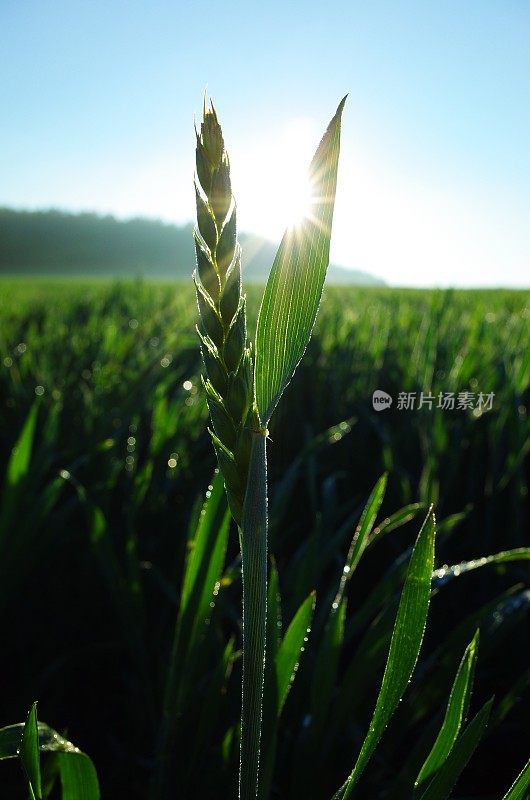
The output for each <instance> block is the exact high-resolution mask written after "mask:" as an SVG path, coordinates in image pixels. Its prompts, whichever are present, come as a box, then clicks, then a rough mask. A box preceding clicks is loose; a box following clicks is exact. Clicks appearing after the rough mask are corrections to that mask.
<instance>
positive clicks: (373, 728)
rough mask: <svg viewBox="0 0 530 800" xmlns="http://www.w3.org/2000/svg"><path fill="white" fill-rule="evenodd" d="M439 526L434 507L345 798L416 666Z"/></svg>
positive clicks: (409, 576) (414, 557)
mask: <svg viewBox="0 0 530 800" xmlns="http://www.w3.org/2000/svg"><path fill="white" fill-rule="evenodd" d="M435 530H436V523H435V518H434V513H433V511H432V509H431V510H430V511H429V513H428V514H427V518H426V520H425V522H424V523H423V526H422V528H421V530H420V533H419V535H418V538H417V540H416V544H415V545H414V549H413V551H412V555H411V558H410V562H409V567H408V570H407V577H406V579H405V586H404V588H403V592H402V594H401V600H400V603H399V608H398V612H397V617H396V622H395V625H394V630H393V633H392V640H391V642H390V650H389V653H388V660H387V663H386V667H385V672H384V675H383V681H382V684H381V689H380V692H379V697H378V698H377V703H376V706H375V711H374V714H373V717H372V721H371V723H370V727H369V730H368V733H367V735H366V738H365V740H364V743H363V745H362V747H361V752H360V753H359V756H358V758H357V762H356V764H355V766H354V768H353V771H352V773H351V775H350V777H349V779H348V782H347V784H346V788H345V790H344V793H343V795H342V798H341V800H347V798H349V797H351V796H352V793H353V789H354V787H355V785H356V783H357V781H358V780H359V778H360V776H361V774H362V772H363V771H364V769H365V767H366V765H367V764H368V762H369V760H370V758H371V757H372V755H373V753H374V750H375V748H376V747H377V744H378V742H379V740H380V738H381V736H382V735H383V731H384V730H385V728H386V726H387V725H388V723H389V721H390V718H391V717H392V715H393V713H394V711H395V710H396V708H397V706H398V704H399V701H400V700H401V698H402V697H403V694H404V693H405V689H406V688H407V685H408V683H409V681H410V678H411V675H412V673H413V671H414V667H415V666H416V661H417V660H418V655H419V652H420V647H421V643H422V640H423V634H424V631H425V624H426V621H427V611H428V609H429V600H430V594H431V575H432V568H433V562H434V538H435Z"/></svg>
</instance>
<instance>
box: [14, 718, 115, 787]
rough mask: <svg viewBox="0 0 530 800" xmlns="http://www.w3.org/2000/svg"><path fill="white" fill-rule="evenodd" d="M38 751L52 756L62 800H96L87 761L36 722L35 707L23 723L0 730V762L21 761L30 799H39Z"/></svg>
mask: <svg viewBox="0 0 530 800" xmlns="http://www.w3.org/2000/svg"><path fill="white" fill-rule="evenodd" d="M39 751H40V752H41V753H53V754H54V755H55V757H56V759H57V762H56V763H57V768H58V770H59V775H60V778H61V784H62V800H99V799H100V791H99V784H98V778H97V773H96V770H95V767H94V765H93V763H92V761H91V760H90V758H89V757H88V756H87V755H86V754H85V753H82V752H81V750H79V749H78V748H77V747H76V746H75V745H73V744H72V742H69V741H68V740H67V739H65V738H64V737H63V736H61V735H60V734H59V733H57V731H54V730H53V728H50V727H49V726H48V725H45V724H44V723H43V722H37V712H36V703H34V704H33V706H32V707H31V710H30V712H29V714H28V719H27V721H26V723H25V724H24V723H17V724H16V725H8V726H7V727H5V728H1V729H0V760H4V759H7V758H16V757H17V756H18V757H19V758H20V760H21V761H22V766H23V768H24V773H25V775H26V777H27V779H28V782H29V784H30V791H31V793H32V798H40V797H42V779H41V774H40V761H39Z"/></svg>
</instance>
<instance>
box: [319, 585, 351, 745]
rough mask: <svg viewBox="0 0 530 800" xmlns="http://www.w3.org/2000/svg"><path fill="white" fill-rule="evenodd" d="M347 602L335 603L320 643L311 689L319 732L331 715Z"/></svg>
mask: <svg viewBox="0 0 530 800" xmlns="http://www.w3.org/2000/svg"><path fill="white" fill-rule="evenodd" d="M345 620H346V600H344V599H342V600H339V601H338V602H337V601H336V602H335V603H333V606H332V608H331V612H330V614H329V617H328V620H327V622H326V627H325V628H324V633H323V635H322V639H321V641H320V643H319V647H318V653H317V657H316V662H315V669H314V673H313V683H312V687H311V711H312V715H313V719H314V724H315V727H316V729H317V730H318V729H319V728H321V727H322V726H323V725H324V722H325V720H326V718H327V716H328V714H329V710H330V703H331V700H332V697H333V690H334V688H335V683H336V680H337V672H338V665H339V657H340V651H341V648H342V641H343V638H344V622H345Z"/></svg>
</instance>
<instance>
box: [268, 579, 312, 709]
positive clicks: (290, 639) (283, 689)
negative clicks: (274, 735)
mask: <svg viewBox="0 0 530 800" xmlns="http://www.w3.org/2000/svg"><path fill="white" fill-rule="evenodd" d="M315 598H316V595H315V593H314V592H311V594H310V595H309V597H308V598H307V599H306V600H304V602H303V603H302V605H301V606H300V608H299V609H298V611H297V612H296V614H295V616H294V618H293V620H292V622H291V624H290V625H289V627H288V628H287V632H286V634H285V636H284V637H283V640H282V643H281V644H280V647H279V648H278V654H277V656H276V680H277V685H278V710H277V714H278V716H280V714H281V713H282V709H283V706H284V704H285V701H286V700H287V695H288V694H289V689H290V688H291V685H292V682H293V680H294V676H295V675H296V670H297V669H298V664H299V662H300V657H301V655H302V652H303V650H304V643H305V642H306V641H307V637H308V634H309V632H310V630H311V620H312V619H313V612H314V610H315Z"/></svg>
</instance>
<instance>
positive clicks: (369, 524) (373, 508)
mask: <svg viewBox="0 0 530 800" xmlns="http://www.w3.org/2000/svg"><path fill="white" fill-rule="evenodd" d="M387 480H388V475H387V473H386V472H385V473H384V474H383V475H381V477H380V478H379V480H378V481H377V483H376V485H375V486H374V488H373V489H372V493H371V494H370V497H369V498H368V502H367V503H366V505H365V507H364V510H363V513H362V514H361V519H360V520H359V524H358V526H357V528H356V530H355V533H354V535H353V539H352V542H351V545H350V549H349V552H348V557H347V559H346V563H345V565H344V569H343V570H342V575H341V578H340V584H339V589H338V591H337V596H336V597H335V602H334V603H333V608H335V609H336V608H338V607H339V605H340V603H341V601H342V598H343V597H344V590H345V589H346V584H347V582H348V581H349V580H350V578H351V576H352V575H353V573H354V571H355V569H356V568H357V565H358V564H359V561H360V560H361V556H362V554H363V552H364V550H365V548H366V545H367V544H368V540H369V538H370V534H371V532H372V529H373V527H374V525H375V520H376V517H377V514H378V513H379V509H380V508H381V503H382V502H383V498H384V496H385V490H386V484H387Z"/></svg>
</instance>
